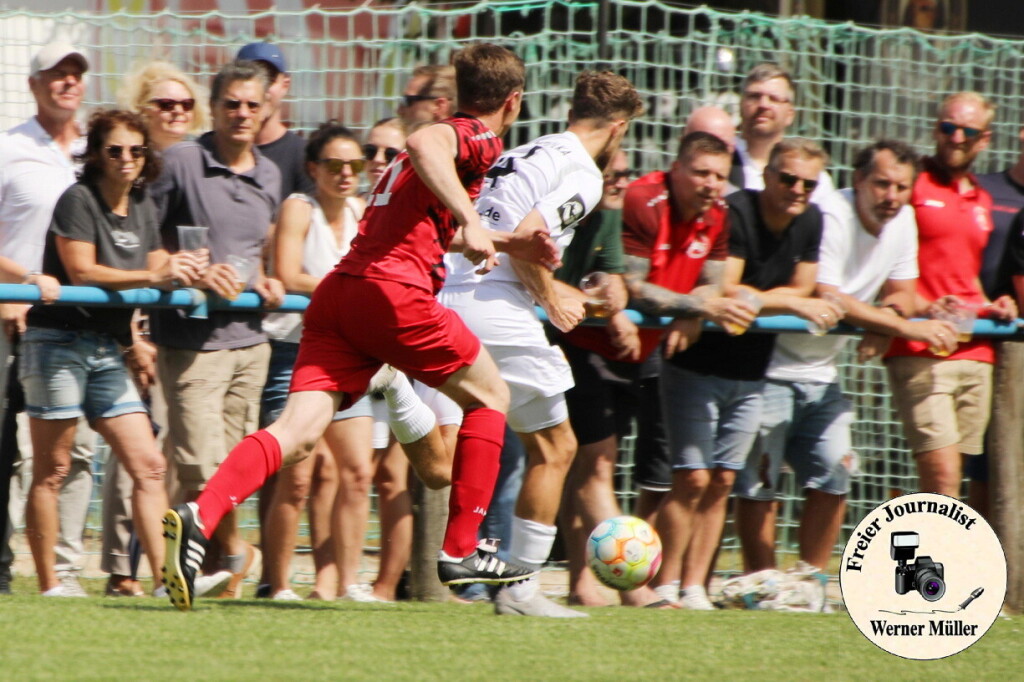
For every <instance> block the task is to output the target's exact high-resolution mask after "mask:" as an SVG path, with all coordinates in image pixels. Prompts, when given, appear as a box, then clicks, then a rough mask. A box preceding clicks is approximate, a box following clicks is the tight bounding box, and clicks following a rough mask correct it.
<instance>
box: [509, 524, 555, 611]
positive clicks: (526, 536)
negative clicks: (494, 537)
mask: <svg viewBox="0 0 1024 682" xmlns="http://www.w3.org/2000/svg"><path fill="white" fill-rule="evenodd" d="M557 532H558V528H556V527H555V526H548V525H546V524H543V523H538V522H537V521H529V520H527V519H521V518H519V517H518V516H513V517H512V542H511V544H510V545H509V557H511V559H512V561H514V562H516V563H518V564H522V565H523V566H528V567H530V568H536V569H537V570H540V569H541V568H542V567H543V566H544V564H545V562H547V560H548V557H549V556H550V555H551V548H552V547H553V546H554V544H555V534H556V533H557ZM508 589H509V592H510V593H511V595H512V598H513V599H515V600H517V601H525V600H527V599H531V598H533V596H534V595H535V594H537V591H538V590H539V589H540V577H539V576H534V577H532V578H530V579H529V580H524V581H523V582H521V583H513V584H512V585H509V588H508Z"/></svg>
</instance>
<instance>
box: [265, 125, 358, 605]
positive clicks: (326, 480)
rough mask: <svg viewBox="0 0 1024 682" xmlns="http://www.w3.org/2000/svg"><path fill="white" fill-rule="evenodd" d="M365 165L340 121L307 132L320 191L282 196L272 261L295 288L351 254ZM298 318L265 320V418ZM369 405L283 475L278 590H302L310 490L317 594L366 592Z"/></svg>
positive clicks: (275, 563)
mask: <svg viewBox="0 0 1024 682" xmlns="http://www.w3.org/2000/svg"><path fill="white" fill-rule="evenodd" d="M365 167H366V161H365V160H364V158H363V150H362V149H361V148H360V146H359V142H358V140H357V139H356V138H355V136H354V135H353V133H352V132H351V131H350V130H349V129H348V128H346V127H344V126H342V125H341V124H339V123H338V122H337V121H328V122H327V123H324V124H323V125H321V126H320V128H319V129H318V130H317V131H316V132H314V133H313V134H312V135H311V136H310V138H309V142H308V143H307V145H306V172H307V173H309V175H310V177H311V178H312V179H313V182H314V184H315V190H314V191H313V194H312V195H306V194H293V195H291V196H290V197H288V198H287V199H286V200H285V201H284V203H283V204H282V205H281V214H280V217H279V219H278V224H277V230H276V233H275V243H274V269H275V272H276V273H277V276H278V278H280V280H281V281H282V282H283V283H284V285H285V287H286V288H287V289H288V290H289V291H291V292H297V293H306V294H310V293H312V292H313V290H314V289H315V288H316V286H317V284H319V283H320V279H321V278H322V277H323V276H324V275H326V274H327V273H329V272H330V271H331V270H333V269H334V266H335V265H337V264H338V261H339V260H341V258H342V256H344V255H345V254H346V253H348V249H349V244H350V243H351V241H352V239H353V238H354V237H355V235H356V233H357V231H358V225H359V220H360V218H361V217H362V214H363V210H364V209H365V207H366V204H365V202H364V201H363V200H362V199H361V198H359V197H357V196H356V191H357V189H358V187H359V174H360V173H362V171H363V169H364V168H365ZM300 323H301V320H300V318H299V317H298V316H297V315H294V314H288V313H271V314H270V315H268V316H267V319H266V320H265V322H264V329H265V330H266V331H267V333H268V335H269V336H270V338H271V342H270V343H271V360H270V371H269V376H268V377H267V383H266V386H265V388H264V392H263V410H262V415H261V418H262V420H263V421H264V422H266V423H270V422H273V421H274V420H276V419H277V418H278V416H280V414H281V410H282V409H283V408H284V403H285V399H286V398H287V395H288V385H289V383H290V381H291V368H292V365H293V364H294V362H295V357H296V355H297V353H298V346H299V344H298V342H299V338H300V337H301V333H302V327H301V324H300ZM372 414H373V413H372V409H371V405H370V398H369V397H366V396H364V397H363V398H362V399H361V400H359V401H358V402H357V403H356V404H355V405H353V406H352V407H351V408H349V409H348V410H344V411H342V412H339V413H338V414H336V415H335V420H334V422H333V423H332V424H331V426H330V427H329V428H328V429H327V431H326V433H325V434H324V438H323V439H322V440H321V441H320V442H319V443H318V445H317V448H316V452H315V453H314V456H313V457H309V458H307V459H305V460H304V461H303V462H301V463H299V464H297V465H295V466H293V467H289V468H287V469H282V470H281V472H280V473H279V474H278V475H277V483H276V485H275V489H274V497H273V501H272V502H271V505H270V510H269V512H268V514H267V528H266V534H265V540H264V546H263V551H264V562H265V563H266V566H267V578H268V580H269V581H270V588H269V593H270V596H271V597H272V598H274V599H279V600H295V599H299V598H300V597H299V596H298V595H297V594H295V592H293V591H292V590H291V588H290V586H289V584H290V583H289V565H290V562H291V557H292V552H293V550H294V548H295V533H296V529H297V528H298V522H299V515H300V512H301V509H302V505H303V504H304V502H305V499H306V495H307V493H308V494H309V503H310V508H309V518H310V527H311V535H312V544H313V559H314V563H315V565H316V584H315V589H314V591H313V593H312V594H311V595H310V597H311V598H319V599H334V598H335V596H336V595H337V593H338V588H339V586H340V587H341V588H342V589H343V590H344V595H346V596H347V597H348V598H350V599H357V600H359V601H367V600H368V599H366V598H365V590H360V588H358V587H357V584H358V579H357V574H358V569H359V562H360V559H361V556H362V548H363V537H364V535H365V532H366V525H367V521H368V517H369V485H370V466H371V462H372V458H373V450H372V443H373V417H372ZM339 481H340V483H341V490H340V491H339ZM370 600H372V599H370Z"/></svg>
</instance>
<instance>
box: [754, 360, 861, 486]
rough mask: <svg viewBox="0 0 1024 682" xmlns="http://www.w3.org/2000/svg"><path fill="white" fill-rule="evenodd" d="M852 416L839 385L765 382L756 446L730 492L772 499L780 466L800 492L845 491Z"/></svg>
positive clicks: (777, 482)
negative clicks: (793, 477)
mask: <svg viewBox="0 0 1024 682" xmlns="http://www.w3.org/2000/svg"><path fill="white" fill-rule="evenodd" d="M852 421H853V411H852V409H851V407H850V403H849V402H848V401H847V400H846V398H844V397H843V392H842V390H841V389H840V388H839V384H838V383H833V384H823V383H813V382H794V381H772V380H770V379H769V380H768V382H767V384H766V385H765V389H764V410H763V412H762V416H761V430H760V433H759V434H758V439H757V442H756V443H755V445H754V447H753V449H751V451H750V457H749V458H748V459H747V464H746V466H745V467H744V469H743V471H742V472H740V474H739V475H738V476H737V477H736V486H735V493H736V494H737V495H739V496H740V497H744V498H747V499H751V500H773V499H775V495H776V494H777V493H778V486H779V469H780V468H781V466H782V461H783V459H785V461H786V462H787V463H788V464H789V466H790V467H791V468H792V469H793V473H794V474H796V480H797V483H798V484H799V486H800V487H801V488H812V489H814V490H820V491H821V492H823V493H829V494H831V495H845V494H846V493H848V492H850V472H849V468H848V465H849V458H848V456H849V455H850V453H851V450H852V445H851V441H850V423H851V422H852Z"/></svg>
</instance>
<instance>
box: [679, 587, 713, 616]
mask: <svg viewBox="0 0 1024 682" xmlns="http://www.w3.org/2000/svg"><path fill="white" fill-rule="evenodd" d="M679 605H680V606H682V607H683V608H684V609H690V610H691V611H715V610H716V609H715V605H714V604H712V603H711V600H710V599H708V593H707V592H706V591H705V590H704V586H703V585H691V586H690V587H686V588H683V594H682V596H681V598H680V599H679Z"/></svg>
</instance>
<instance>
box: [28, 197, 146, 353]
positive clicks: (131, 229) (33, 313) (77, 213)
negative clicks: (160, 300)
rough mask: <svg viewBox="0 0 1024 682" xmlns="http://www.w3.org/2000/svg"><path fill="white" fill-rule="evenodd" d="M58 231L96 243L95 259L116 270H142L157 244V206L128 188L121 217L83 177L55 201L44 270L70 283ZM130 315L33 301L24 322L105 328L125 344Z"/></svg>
mask: <svg viewBox="0 0 1024 682" xmlns="http://www.w3.org/2000/svg"><path fill="white" fill-rule="evenodd" d="M57 236H60V237H65V238H67V239H73V240H75V241H81V242H88V243H90V244H94V245H95V246H96V262H97V263H98V264H100V265H106V266H108V267H111V268H117V269H118V270H145V269H146V266H147V262H148V257H149V253H150V252H151V251H156V250H158V249H160V248H161V245H160V235H159V233H158V232H157V222H156V207H155V206H154V205H153V202H152V200H151V199H150V198H149V197H148V196H146V194H145V191H144V190H134V191H133V192H132V193H131V195H130V197H129V203H128V215H127V216H119V215H116V214H115V213H114V212H112V211H111V210H110V208H109V207H108V206H107V205H106V203H105V202H104V201H103V199H102V197H101V196H100V195H99V192H98V191H97V190H96V188H95V186H93V185H91V184H85V183H83V182H77V183H75V184H74V185H71V187H68V188H67V189H66V190H65V191H64V194H62V195H61V197H60V199H58V200H57V205H56V207H55V208H54V210H53V220H52V221H51V222H50V230H49V232H47V234H46V246H45V248H44V250H43V272H45V273H46V274H48V275H52V276H53V277H56V278H57V280H58V281H59V282H60V283H61V284H71V283H72V282H71V279H70V278H69V277H68V274H67V270H66V269H65V268H64V263H63V262H61V260H60V256H59V255H58V253H57V243H56V242H57V240H56V237H57ZM131 320H132V310H131V309H130V308H99V307H89V306H73V307H72V306H49V305H47V306H41V305H37V306H33V307H32V309H31V310H30V311H29V314H28V324H29V325H32V326H35V327H46V328H49V329H74V330H90V331H97V332H103V333H105V334H111V335H113V336H114V337H115V338H116V339H117V340H118V341H119V342H121V343H123V344H125V345H130V344H131Z"/></svg>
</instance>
